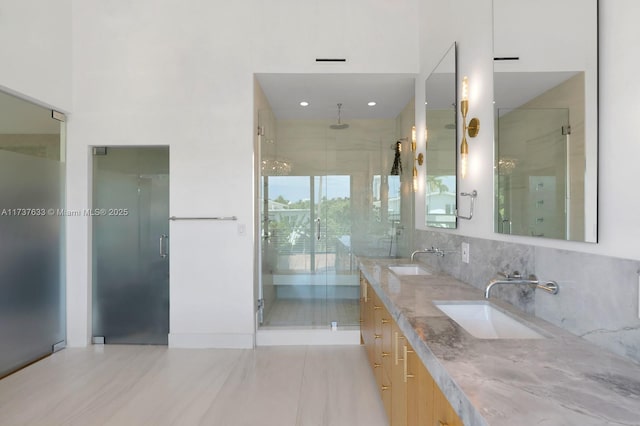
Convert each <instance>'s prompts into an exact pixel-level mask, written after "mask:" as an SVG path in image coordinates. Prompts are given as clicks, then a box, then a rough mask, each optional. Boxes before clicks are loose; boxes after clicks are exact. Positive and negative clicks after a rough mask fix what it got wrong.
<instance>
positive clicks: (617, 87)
mask: <svg viewBox="0 0 640 426" xmlns="http://www.w3.org/2000/svg"><path fill="white" fill-rule="evenodd" d="M445 3H446V4H445ZM454 11H455V13H454ZM420 15H421V20H422V21H423V22H424V25H422V26H421V33H420V52H421V53H422V55H421V63H420V77H418V83H420V82H422V84H423V80H424V78H426V77H427V76H428V74H429V73H430V72H431V70H432V69H433V66H434V65H435V63H436V62H437V60H438V58H439V56H438V55H440V56H441V55H442V54H443V53H444V52H445V51H446V48H447V46H448V45H449V44H450V43H451V42H453V41H457V42H458V69H459V74H460V76H464V75H467V76H468V77H469V84H470V89H471V92H470V95H469V99H470V102H469V116H470V117H478V118H479V119H480V120H481V123H482V127H481V130H480V134H479V135H478V137H476V138H475V139H471V140H470V141H469V160H470V169H469V173H468V175H467V178H466V179H464V180H462V181H461V185H460V188H459V191H465V192H469V191H471V190H473V189H476V190H477V191H478V194H479V195H478V199H477V203H476V211H475V215H474V218H473V220H471V221H464V220H463V221H459V227H458V229H457V230H453V231H450V232H451V233H452V234H457V235H466V236H470V237H478V238H486V239H491V240H499V241H513V242H518V243H522V244H530V245H534V246H542V247H552V248H561V249H566V250H573V251H578V252H585V253H594V254H601V255H606V256H615V257H621V258H627V259H640V244H638V242H637V241H638V238H639V237H640V221H639V220H638V215H637V212H638V211H640V198H638V197H636V196H635V195H634V192H633V188H634V183H635V182H637V179H636V178H635V171H636V169H637V167H636V164H637V158H638V156H640V143H635V142H634V140H635V139H637V137H635V136H634V135H635V134H636V133H637V132H636V129H635V124H634V123H635V118H634V117H635V116H636V115H638V108H637V107H635V104H636V103H635V100H634V99H635V97H636V95H637V93H638V92H640V80H639V79H638V78H636V76H635V70H637V69H638V67H640V59H639V58H638V57H637V55H633V54H631V52H634V51H635V50H636V46H635V40H637V39H638V38H639V37H640V29H638V26H637V24H636V22H635V21H636V17H637V16H640V3H638V2H637V1H634V0H615V1H612V0H602V1H600V22H599V25H600V79H599V81H600V103H599V114H600V116H599V126H600V128H599V200H598V204H599V213H598V227H599V232H598V234H599V242H598V244H590V243H575V242H565V241H556V240H548V239H537V238H531V237H517V236H505V235H500V234H496V233H494V232H493V130H494V129H493V105H492V92H493V76H492V73H493V60H492V58H493V48H492V2H491V0H454V1H451V2H439V1H435V0H424V1H423V2H421V11H420ZM439 52H441V53H439ZM423 89H424V86H422V87H420V84H418V85H417V87H416V95H417V96H423V95H422V94H421V93H423ZM422 108H423V106H421V103H420V102H416V118H417V126H418V128H419V129H420V128H421V127H424V126H423V124H424V121H422V122H420V120H424V118H421V117H423V116H424V113H423V111H420V109H422ZM464 201H465V200H463V202H464ZM417 205H418V207H419V206H420V202H417ZM465 207H466V205H465V206H462V208H465ZM422 223H423V219H422V218H421V217H420V216H419V215H418V216H417V218H416V226H417V227H421V226H422ZM442 232H447V231H442ZM472 250H473V249H472Z"/></svg>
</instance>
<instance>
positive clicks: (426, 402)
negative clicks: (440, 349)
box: [360, 275, 463, 426]
mask: <svg viewBox="0 0 640 426" xmlns="http://www.w3.org/2000/svg"><path fill="white" fill-rule="evenodd" d="M360 284H361V289H360V292H361V293H360V294H361V298H360V317H361V341H362V342H363V344H364V346H365V348H366V352H367V357H368V359H369V364H370V365H371V368H372V370H373V373H374V376H375V378H376V383H377V384H378V388H379V390H380V395H381V398H382V402H383V405H384V408H385V411H386V413H387V416H388V419H389V424H390V425H391V426H409V425H416V426H417V425H419V426H425V425H435V426H463V424H462V422H461V421H460V419H459V417H458V416H457V415H456V413H455V411H454V410H453V408H452V407H451V405H450V404H449V402H448V401H447V398H446V397H445V396H444V394H443V393H442V391H440V388H439V387H438V386H437V385H436V383H435V381H434V380H433V378H432V377H431V375H430V374H429V371H428V370H427V369H426V367H425V366H424V364H422V362H421V361H420V359H419V358H418V356H417V355H416V354H415V352H414V351H413V348H412V347H411V345H410V344H409V342H408V341H407V339H406V338H405V336H404V334H403V333H402V331H400V328H399V327H398V325H397V324H396V322H395V321H394V320H393V318H392V317H391V314H390V313H389V312H388V311H387V309H386V308H385V306H384V304H383V303H382V301H381V300H380V298H379V297H378V295H377V294H376V293H375V291H374V290H373V288H372V287H371V285H370V284H369V283H368V282H367V280H366V279H365V278H364V277H363V276H362V275H361V276H360Z"/></svg>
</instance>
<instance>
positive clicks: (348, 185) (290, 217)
mask: <svg viewBox="0 0 640 426" xmlns="http://www.w3.org/2000/svg"><path fill="white" fill-rule="evenodd" d="M258 118H259V128H260V132H261V133H260V136H259V141H258V143H259V146H260V152H261V157H260V158H261V169H260V172H261V176H260V191H259V199H260V207H261V209H260V236H261V253H260V257H261V265H260V268H261V276H260V284H261V285H260V292H261V294H260V295H259V298H260V302H261V306H262V310H261V312H260V313H259V318H258V323H259V326H260V327H261V328H263V329H269V328H289V329H291V328H294V329H295V328H304V329H309V328H320V329H321V328H328V327H332V328H335V327H337V328H355V327H358V326H359V311H358V309H359V306H358V302H359V297H360V294H359V290H360V287H359V273H358V265H357V256H359V255H366V256H376V257H394V256H395V255H396V254H397V251H398V238H399V236H400V235H401V226H400V205H401V203H400V199H401V193H400V176H389V174H390V170H391V162H392V161H393V151H392V150H391V148H390V145H391V143H392V142H393V141H394V140H395V139H394V135H395V121H394V120H388V122H383V123H382V124H381V123H379V122H376V125H377V127H376V128H375V129H370V128H369V127H370V124H369V123H367V121H366V120H363V121H362V122H361V123H356V122H353V123H352V124H351V126H350V128H349V129H344V130H334V129H331V128H330V124H331V122H329V121H327V120H276V118H275V117H274V115H273V113H272V112H271V111H270V110H268V109H266V110H260V111H259V114H258Z"/></svg>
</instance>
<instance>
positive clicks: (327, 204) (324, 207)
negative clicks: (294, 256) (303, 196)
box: [269, 195, 351, 253]
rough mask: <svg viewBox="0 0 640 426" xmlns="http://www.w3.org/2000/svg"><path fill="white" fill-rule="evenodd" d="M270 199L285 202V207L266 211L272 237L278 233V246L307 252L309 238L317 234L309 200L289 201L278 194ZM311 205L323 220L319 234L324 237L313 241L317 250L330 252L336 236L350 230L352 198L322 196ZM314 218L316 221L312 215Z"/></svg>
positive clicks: (297, 251) (281, 248) (317, 215)
mask: <svg viewBox="0 0 640 426" xmlns="http://www.w3.org/2000/svg"><path fill="white" fill-rule="evenodd" d="M273 201H275V202H277V203H280V204H284V205H286V206H287V208H286V209H283V210H273V211H270V212H269V216H270V219H271V221H270V223H269V231H270V233H271V235H272V236H273V237H277V239H278V244H279V246H280V250H281V251H282V250H287V251H289V250H290V251H291V252H296V253H308V252H309V250H310V243H311V238H314V237H317V235H315V232H316V231H315V226H312V219H311V217H310V210H311V201H310V200H299V201H294V202H290V201H288V200H286V199H284V198H283V197H282V196H281V195H280V196H278V197H277V198H276V199H274V200H273ZM314 207H315V208H314V210H315V215H316V217H320V218H321V219H322V221H323V223H322V226H321V235H322V237H326V238H321V239H320V240H319V241H315V243H316V252H317V253H320V252H327V251H329V252H333V251H335V242H336V237H340V236H342V235H350V234H351V200H350V199H349V198H347V197H344V198H332V199H327V198H326V197H323V198H322V200H321V201H320V202H319V203H317V204H316V205H315V206H314ZM294 212H295V213H294ZM313 222H314V223H313V225H315V218H313ZM285 245H287V246H288V247H285Z"/></svg>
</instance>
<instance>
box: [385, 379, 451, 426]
mask: <svg viewBox="0 0 640 426" xmlns="http://www.w3.org/2000/svg"><path fill="white" fill-rule="evenodd" d="M388 389H389V386H385V385H382V386H380V390H381V391H386V390H388ZM445 426H446V425H445Z"/></svg>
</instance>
